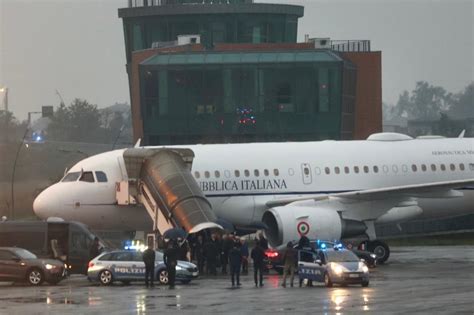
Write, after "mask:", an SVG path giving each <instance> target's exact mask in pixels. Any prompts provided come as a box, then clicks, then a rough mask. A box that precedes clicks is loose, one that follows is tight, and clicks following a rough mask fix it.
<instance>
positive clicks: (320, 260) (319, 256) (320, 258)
mask: <svg viewBox="0 0 474 315" xmlns="http://www.w3.org/2000/svg"><path fill="white" fill-rule="evenodd" d="M315 262H316V267H315V268H316V274H315V280H316V281H319V282H324V273H325V272H326V269H327V258H326V254H325V253H324V251H322V250H318V252H317V253H316V255H315Z"/></svg>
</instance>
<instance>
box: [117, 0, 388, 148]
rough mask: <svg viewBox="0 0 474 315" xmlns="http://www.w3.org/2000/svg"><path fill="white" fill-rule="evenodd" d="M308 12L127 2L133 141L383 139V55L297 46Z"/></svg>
mask: <svg viewBox="0 0 474 315" xmlns="http://www.w3.org/2000/svg"><path fill="white" fill-rule="evenodd" d="M303 15H304V8H303V7H302V6H295V5H284V4H263V3H254V2H253V0H212V1H211V0H161V1H160V0H129V1H128V7H127V8H122V9H119V17H120V18H122V20H123V26H124V35H125V49H126V58H127V73H128V78H129V87H130V98H131V105H132V118H133V129H134V138H135V139H138V138H142V139H143V143H144V144H147V145H169V144H193V143H231V142H263V141H308V140H321V139H361V138H365V137H366V136H367V135H369V134H371V133H373V132H379V131H381V129H382V123H381V121H382V118H381V103H382V95H381V53H380V52H372V51H371V50H370V42H369V41H354V40H345V41H333V40H331V39H330V38H309V36H305V41H304V42H302V43H298V42H297V32H298V19H299V18H302V17H303Z"/></svg>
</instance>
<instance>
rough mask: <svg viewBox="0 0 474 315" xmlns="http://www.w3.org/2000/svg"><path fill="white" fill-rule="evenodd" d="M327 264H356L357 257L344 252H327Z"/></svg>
mask: <svg viewBox="0 0 474 315" xmlns="http://www.w3.org/2000/svg"><path fill="white" fill-rule="evenodd" d="M326 254H327V257H328V262H356V261H358V259H357V256H356V255H354V253H352V252H350V251H347V250H344V251H327V252H326Z"/></svg>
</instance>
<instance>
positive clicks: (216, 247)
mask: <svg viewBox="0 0 474 315" xmlns="http://www.w3.org/2000/svg"><path fill="white" fill-rule="evenodd" d="M189 243H190V244H189V247H190V251H191V253H190V254H191V255H190V256H191V260H192V261H196V263H197V266H198V269H199V272H200V273H201V274H203V273H207V274H208V275H217V271H218V270H219V269H220V272H221V273H222V274H227V273H228V268H227V267H228V266H229V267H230V268H229V272H230V271H231V270H230V269H231V268H232V266H231V263H230V258H231V257H230V253H231V251H233V253H234V254H235V250H234V249H235V248H237V249H238V250H239V251H240V254H241V257H240V268H241V269H240V270H239V271H241V272H243V273H247V272H248V259H249V248H248V244H247V242H246V240H245V239H243V238H242V239H241V238H239V237H238V236H235V235H233V234H223V235H220V234H217V233H213V234H211V236H210V237H207V236H206V234H198V235H197V236H195V237H191V238H190V239H189ZM233 259H234V260H235V259H237V258H236V257H233ZM234 262H235V261H234Z"/></svg>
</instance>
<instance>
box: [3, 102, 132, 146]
mask: <svg viewBox="0 0 474 315" xmlns="http://www.w3.org/2000/svg"><path fill="white" fill-rule="evenodd" d="M49 119H50V122H49V124H48V125H47V128H46V129H45V130H42V131H41V132H42V134H43V136H44V138H45V139H46V140H51V141H68V142H69V141H71V142H90V143H115V142H116V143H118V144H120V143H122V144H123V143H126V144H130V143H131V141H132V130H131V129H132V119H131V112H130V105H128V104H120V103H116V104H114V105H112V106H110V107H107V108H104V109H98V107H97V105H95V104H91V103H89V102H88V101H86V100H84V99H79V98H76V99H74V100H73V101H72V102H71V103H70V104H69V105H67V106H66V105H65V104H64V103H61V104H60V105H59V107H58V108H57V109H56V110H55V111H54V114H53V116H52V117H50V118H49ZM27 125H28V123H27V122H26V121H24V122H19V121H18V119H16V118H15V116H14V115H13V114H12V113H11V112H7V113H5V111H0V130H1V131H2V133H3V132H7V133H10V134H12V135H11V136H10V139H18V138H21V136H19V133H21V132H18V131H19V130H21V131H22V132H24V131H25V130H26V127H27ZM33 129H34V128H32V129H31V130H30V133H32V132H36V131H37V130H33ZM0 141H2V140H0Z"/></svg>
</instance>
